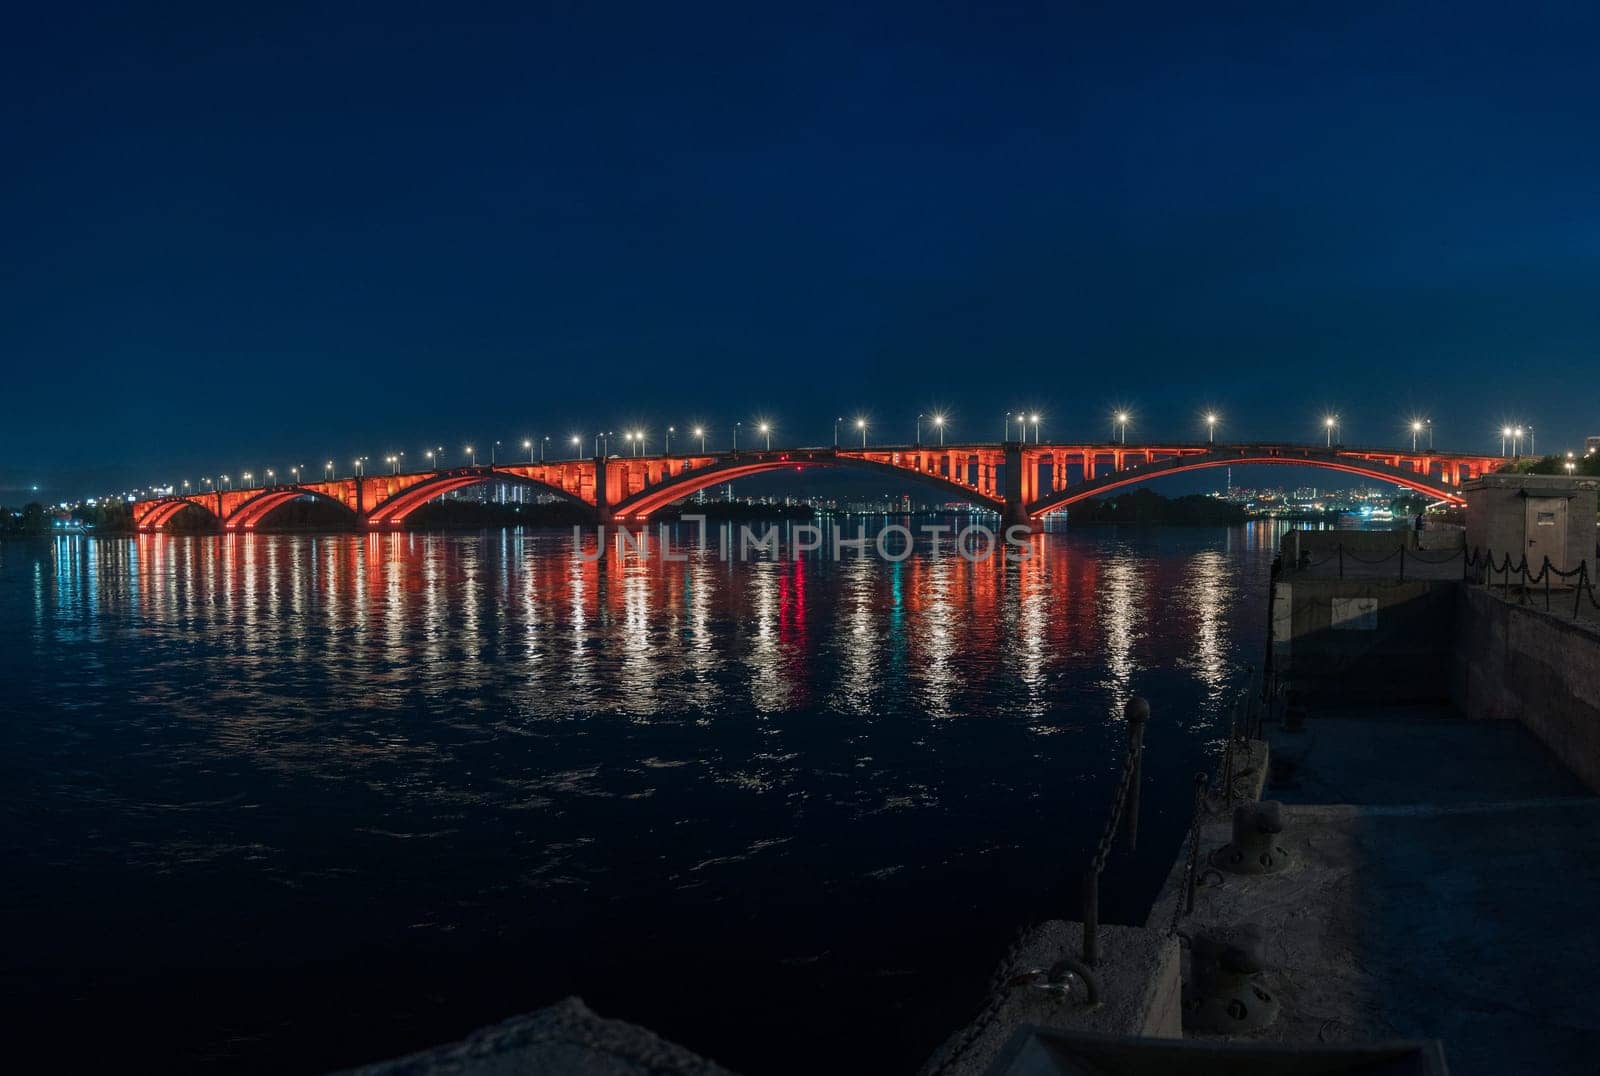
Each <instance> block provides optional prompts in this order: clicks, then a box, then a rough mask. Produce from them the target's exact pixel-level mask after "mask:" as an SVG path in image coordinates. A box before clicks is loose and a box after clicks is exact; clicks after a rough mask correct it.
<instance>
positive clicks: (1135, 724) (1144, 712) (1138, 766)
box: [1122, 695, 1150, 852]
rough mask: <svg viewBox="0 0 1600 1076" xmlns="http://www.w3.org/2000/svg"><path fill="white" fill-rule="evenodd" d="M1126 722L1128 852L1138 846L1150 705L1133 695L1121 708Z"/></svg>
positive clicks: (1126, 822) (1126, 829)
mask: <svg viewBox="0 0 1600 1076" xmlns="http://www.w3.org/2000/svg"><path fill="white" fill-rule="evenodd" d="M1122 713H1123V716H1124V717H1126V718H1127V720H1128V753H1129V754H1130V755H1132V756H1133V776H1132V777H1131V778H1130V779H1129V783H1128V798H1127V801H1126V803H1125V805H1124V808H1123V809H1124V810H1125V811H1126V815H1125V818H1124V823H1123V826H1124V832H1126V834H1127V837H1128V851H1130V852H1131V851H1133V850H1134V849H1135V848H1137V847H1138V846H1139V782H1140V778H1141V777H1142V775H1143V772H1144V728H1145V722H1147V721H1149V720H1150V704H1149V703H1148V702H1146V701H1145V700H1144V699H1142V698H1140V697H1139V696H1137V695H1135V696H1134V697H1133V698H1131V699H1129V700H1128V704H1127V705H1126V706H1124V707H1123V708H1122Z"/></svg>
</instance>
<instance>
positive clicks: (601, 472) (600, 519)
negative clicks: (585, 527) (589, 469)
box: [594, 456, 614, 523]
mask: <svg viewBox="0 0 1600 1076" xmlns="http://www.w3.org/2000/svg"><path fill="white" fill-rule="evenodd" d="M609 471H610V467H609V466H608V465H607V463H606V458H605V457H604V456H596V457H595V458H594V521H595V522H596V523H610V522H611V521H612V519H613V518H614V517H613V515H612V513H611V500H610V494H609V487H610V483H609V482H608V481H607V473H608V472H609Z"/></svg>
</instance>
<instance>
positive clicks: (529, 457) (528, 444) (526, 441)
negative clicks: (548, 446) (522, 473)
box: [522, 437, 533, 463]
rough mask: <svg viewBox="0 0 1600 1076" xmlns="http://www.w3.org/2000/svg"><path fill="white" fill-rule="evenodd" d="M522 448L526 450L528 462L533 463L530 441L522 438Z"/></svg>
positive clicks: (531, 443)
mask: <svg viewBox="0 0 1600 1076" xmlns="http://www.w3.org/2000/svg"><path fill="white" fill-rule="evenodd" d="M522 447H523V448H525V449H527V450H528V462H529V463H532V462H533V442H532V441H531V440H529V439H528V438H526V437H524V438H523V439H522Z"/></svg>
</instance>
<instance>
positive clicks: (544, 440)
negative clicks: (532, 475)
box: [539, 434, 550, 463]
mask: <svg viewBox="0 0 1600 1076" xmlns="http://www.w3.org/2000/svg"><path fill="white" fill-rule="evenodd" d="M549 444H550V435H549V434H545V435H544V437H543V438H542V439H541V440H540V441H539V462H540V463H543V462H544V450H545V449H546V448H547V447H548V446H549Z"/></svg>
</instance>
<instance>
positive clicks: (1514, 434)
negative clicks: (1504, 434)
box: [1511, 426, 1522, 456]
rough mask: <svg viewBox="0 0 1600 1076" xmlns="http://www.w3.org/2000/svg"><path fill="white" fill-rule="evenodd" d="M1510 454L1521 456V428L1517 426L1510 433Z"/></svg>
mask: <svg viewBox="0 0 1600 1076" xmlns="http://www.w3.org/2000/svg"><path fill="white" fill-rule="evenodd" d="M1511 454H1512V455H1513V456H1520V455H1522V427H1521V426H1518V427H1516V428H1515V429H1513V430H1512V431H1511Z"/></svg>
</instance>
